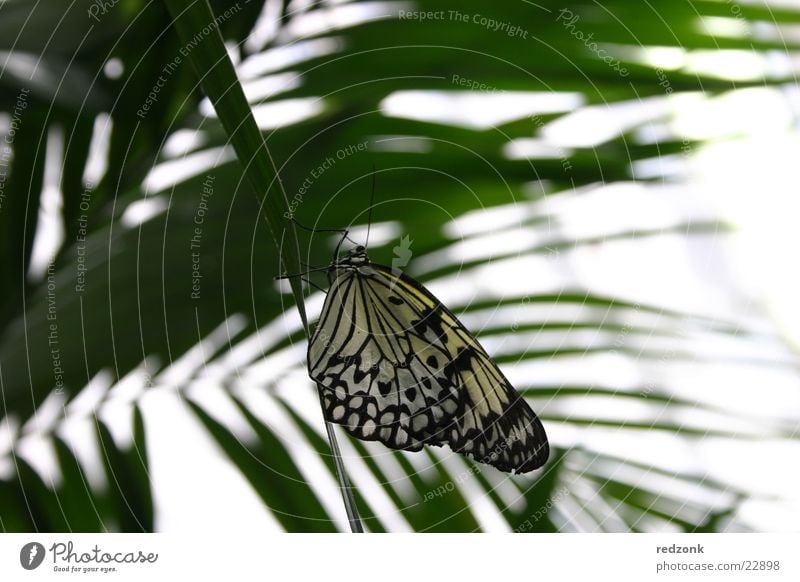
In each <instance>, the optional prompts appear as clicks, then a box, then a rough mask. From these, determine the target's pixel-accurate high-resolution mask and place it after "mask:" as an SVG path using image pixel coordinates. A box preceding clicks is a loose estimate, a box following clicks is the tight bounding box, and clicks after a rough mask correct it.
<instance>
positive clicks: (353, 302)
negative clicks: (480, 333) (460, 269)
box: [309, 263, 549, 473]
mask: <svg viewBox="0 0 800 582" xmlns="http://www.w3.org/2000/svg"><path fill="white" fill-rule="evenodd" d="M334 273H335V274H334V276H333V277H332V281H331V288H330V290H329V292H328V295H327V297H326V301H325V305H324V306H323V311H322V315H321V317H320V322H319V324H318V326H317V328H316V330H315V333H314V336H313V337H312V340H311V342H310V344H309V374H310V376H311V377H312V378H313V379H314V380H316V381H317V382H318V383H319V385H320V386H321V388H322V395H323V401H324V402H325V413H326V417H327V418H328V420H331V421H333V422H336V423H339V424H342V425H343V426H344V427H345V429H346V430H348V432H350V433H351V434H353V435H354V436H356V437H358V438H362V439H367V440H379V441H381V442H383V443H384V444H386V445H388V446H390V447H392V448H397V449H405V450H419V449H420V448H421V446H422V444H430V445H442V444H447V445H449V446H450V448H451V449H453V450H454V451H457V452H460V453H463V454H466V455H469V456H471V457H472V458H474V459H476V460H478V461H480V462H484V463H488V464H490V465H493V466H495V467H497V468H498V469H501V470H503V471H515V472H519V473H524V472H527V471H531V470H533V469H535V468H537V467H540V466H541V465H543V464H544V462H545V461H546V460H547V457H548V454H549V450H548V444H547V437H546V435H545V432H544V428H543V427H542V424H541V422H540V421H539V419H538V418H537V417H536V415H535V414H534V413H533V411H532V410H531V409H530V407H529V406H528V404H527V403H526V402H525V400H524V399H523V398H522V397H521V396H520V395H519V394H518V393H517V392H516V391H515V390H514V388H513V387H512V386H511V384H510V383H509V382H508V380H507V379H506V378H505V376H504V375H503V374H502V372H501V371H500V369H499V368H498V367H497V365H496V364H495V363H494V362H493V361H492V360H491V358H490V357H489V356H488V354H487V353H486V351H485V350H484V349H483V348H482V347H481V346H480V344H479V343H478V342H477V340H476V339H475V338H474V337H473V336H472V334H470V332H469V331H468V330H467V329H466V328H465V327H464V326H463V325H462V324H461V323H460V322H459V321H458V319H457V318H456V317H455V316H454V315H453V314H452V313H451V312H450V311H449V310H448V309H447V308H446V307H444V305H442V304H441V302H439V300H438V299H436V298H435V297H434V296H433V295H432V294H431V293H430V292H429V291H428V290H427V289H425V288H424V287H423V286H422V285H420V284H419V283H417V282H416V281H414V280H413V279H411V278H410V277H407V276H405V275H403V274H400V273H395V272H393V271H392V269H390V268H388V267H385V266H382V265H377V264H375V263H369V264H368V265H366V266H364V267H361V268H359V269H348V270H339V271H334Z"/></svg>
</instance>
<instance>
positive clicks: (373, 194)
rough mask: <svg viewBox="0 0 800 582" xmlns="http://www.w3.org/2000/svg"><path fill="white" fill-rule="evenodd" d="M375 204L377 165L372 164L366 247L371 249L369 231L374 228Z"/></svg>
mask: <svg viewBox="0 0 800 582" xmlns="http://www.w3.org/2000/svg"><path fill="white" fill-rule="evenodd" d="M374 202H375V164H372V191H371V192H370V193H369V210H368V211H367V240H366V241H364V246H365V247H366V248H369V231H370V229H371V228H372V207H373V206H374Z"/></svg>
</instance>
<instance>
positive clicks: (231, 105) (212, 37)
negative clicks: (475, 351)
mask: <svg viewBox="0 0 800 582" xmlns="http://www.w3.org/2000/svg"><path fill="white" fill-rule="evenodd" d="M164 3H165V4H166V6H167V9H168V10H169V12H170V14H171V15H172V18H173V21H172V24H173V26H174V27H175V30H176V31H177V33H178V37H179V38H180V39H181V41H182V42H183V43H184V47H192V48H191V50H188V49H187V53H188V60H189V61H190V62H191V64H192V67H193V68H194V70H195V73H196V74H197V77H198V79H199V83H200V85H201V86H202V88H203V92H204V93H205V94H206V95H207V96H208V98H209V99H210V100H211V103H212V104H213V106H214V109H215V110H216V112H217V115H218V116H219V120H220V122H221V123H222V126H223V128H224V129H225V132H226V134H227V135H228V138H229V140H230V143H231V145H233V148H234V150H235V151H236V157H237V158H238V159H239V161H240V163H241V164H242V166H243V167H244V174H245V177H246V179H247V181H248V183H249V184H250V186H251V187H252V188H253V190H254V192H255V193H256V196H257V198H258V200H259V202H260V204H261V208H262V209H263V212H262V213H261V214H262V215H263V216H264V219H265V221H266V223H267V226H268V228H269V232H270V234H271V236H272V240H273V242H274V243H275V248H276V249H277V250H278V252H279V254H280V264H281V266H282V267H284V266H285V267H287V268H289V269H292V270H298V271H299V270H300V252H299V243H298V239H297V232H296V230H295V226H294V223H293V222H292V221H291V220H286V219H284V216H291V213H289V202H288V198H287V196H286V192H285V191H284V189H283V185H282V183H281V180H280V176H278V172H277V167H276V165H275V162H274V160H273V159H272V156H271V155H270V153H269V150H268V149H267V144H266V142H265V141H264V136H263V135H262V134H261V130H259V128H258V125H257V124H256V121H255V118H254V117H253V112H252V110H251V109H250V105H249V104H248V103H247V99H246V98H245V95H244V91H243V89H242V86H241V84H240V83H239V79H238V77H237V75H236V70H235V69H234V67H233V63H231V60H230V57H229V56H228V51H227V50H226V49H225V44H224V42H223V39H222V35H221V34H220V32H219V19H217V20H215V17H214V14H213V13H212V11H211V6H210V5H209V3H208V0H164ZM198 31H202V32H203V36H202V37H201V38H200V40H199V41H198V39H197V37H198ZM181 54H183V53H181ZM184 56H187V55H184ZM290 283H291V287H292V295H293V296H294V299H295V304H296V306H297V310H298V312H299V313H300V319H301V321H302V322H303V329H304V330H305V334H306V337H307V338H308V337H310V327H309V325H308V319H307V316H306V312H305V303H304V297H303V289H302V281H299V280H298V279H290ZM317 392H318V393H319V386H318V387H317ZM319 396H320V404H321V403H322V395H321V393H319ZM325 428H326V430H327V433H328V442H329V443H330V447H331V454H332V455H333V460H334V465H335V468H336V476H337V478H338V481H339V488H340V489H341V492H342V500H343V501H344V505H345V511H346V512H347V519H348V521H349V523H350V529H351V530H352V531H353V532H363V531H364V528H363V526H362V523H361V518H360V517H359V514H358V508H357V507H356V503H355V499H354V497H353V491H352V488H351V486H350V482H349V480H348V478H347V473H346V471H345V467H344V462H343V460H342V454H341V451H340V449H339V443H338V442H337V440H336V434H335V433H334V430H333V427H332V425H331V424H330V423H329V422H327V421H326V422H325Z"/></svg>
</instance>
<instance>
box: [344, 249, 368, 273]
mask: <svg viewBox="0 0 800 582" xmlns="http://www.w3.org/2000/svg"><path fill="white" fill-rule="evenodd" d="M367 263H369V257H368V256H367V248H366V247H365V246H363V245H358V246H357V247H354V248H352V249H350V250H349V251H347V254H345V256H344V258H342V259H339V260H338V261H337V262H336V264H337V266H338V267H345V268H346V267H352V268H356V269H357V268H358V267H361V266H363V265H366V264H367Z"/></svg>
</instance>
